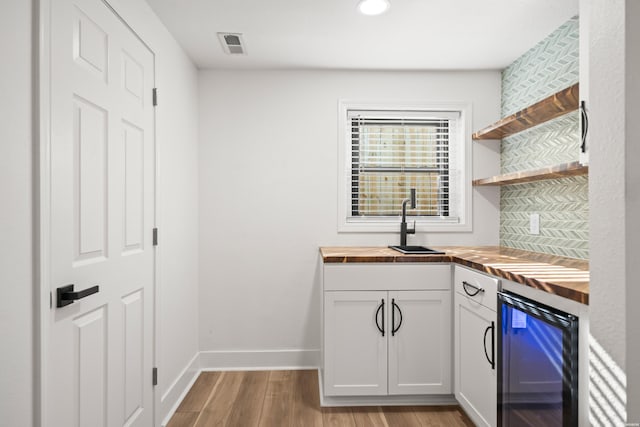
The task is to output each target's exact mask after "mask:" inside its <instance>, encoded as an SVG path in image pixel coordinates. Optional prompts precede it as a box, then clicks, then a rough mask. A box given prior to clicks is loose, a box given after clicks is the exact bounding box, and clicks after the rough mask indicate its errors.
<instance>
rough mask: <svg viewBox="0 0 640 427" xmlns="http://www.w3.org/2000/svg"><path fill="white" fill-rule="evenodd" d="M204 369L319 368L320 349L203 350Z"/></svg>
mask: <svg viewBox="0 0 640 427" xmlns="http://www.w3.org/2000/svg"><path fill="white" fill-rule="evenodd" d="M200 366H201V367H202V370H203V371H251V370H284V369H317V368H318V367H319V366H320V350H319V349H318V350H255V351H201V352H200Z"/></svg>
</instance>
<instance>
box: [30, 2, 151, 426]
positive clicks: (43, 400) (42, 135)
mask: <svg viewBox="0 0 640 427" xmlns="http://www.w3.org/2000/svg"><path fill="white" fill-rule="evenodd" d="M54 1H56V0H35V1H34V8H35V11H36V13H35V16H36V21H35V27H36V30H35V34H36V37H37V38H36V42H35V45H34V49H35V51H36V52H37V55H36V56H35V57H34V60H35V63H34V70H35V71H36V73H37V74H36V77H35V88H34V92H35V105H36V108H35V114H34V119H33V122H34V126H36V127H37V128H36V129H35V131H34V134H35V135H37V138H38V139H37V143H36V144H35V150H34V151H35V158H34V166H35V168H34V169H35V170H34V172H35V177H34V182H35V188H34V193H35V196H34V198H33V203H34V207H33V208H34V212H35V215H36V218H35V220H34V224H35V230H34V236H33V241H34V245H35V248H34V257H35V260H34V278H35V280H34V283H35V286H34V290H35V292H34V293H35V296H34V303H33V304H34V319H33V324H34V341H33V342H34V349H33V354H34V361H33V365H34V384H33V386H34V389H35V390H34V399H33V400H34V401H33V408H34V414H33V422H34V425H35V426H42V427H45V426H47V425H48V424H47V419H46V408H47V404H48V400H49V396H47V387H48V384H47V374H48V373H49V370H50V369H51V367H50V366H48V356H49V351H50V350H49V349H50V345H51V344H50V342H49V333H50V331H49V313H50V311H51V309H52V305H53V301H52V298H53V297H52V295H51V283H50V280H49V277H50V273H51V270H50V267H51V266H50V263H49V259H50V253H51V251H50V249H51V247H50V245H51V241H50V238H49V237H50V231H51V223H50V216H51V210H50V200H51V191H50V175H51V167H50V161H51V156H50V155H51V134H50V132H51V96H50V93H51V87H52V84H51V67H50V60H51V46H50V40H51V3H52V2H54ZM100 1H102V2H103V3H104V4H105V5H106V6H107V7H108V8H109V9H111V10H112V11H113V13H114V14H115V15H116V16H117V17H118V18H119V19H120V20H121V21H122V22H123V23H124V24H125V25H126V26H127V27H128V28H129V29H130V30H131V31H132V32H133V33H134V34H135V35H136V37H137V38H138V39H139V40H140V42H141V43H142V44H144V45H145V46H146V47H147V49H149V51H150V52H151V53H152V55H153V64H154V66H153V79H154V82H155V81H156V63H157V61H156V53H155V51H154V50H153V49H152V48H151V47H150V46H149V44H148V43H146V42H145V41H144V39H143V38H142V37H140V34H139V33H138V32H137V31H135V29H134V28H133V27H132V26H131V25H129V23H128V22H127V21H126V20H125V19H124V18H123V16H122V14H120V13H119V12H118V10H117V9H116V7H114V5H112V4H111V3H112V0H100ZM154 86H155V85H154ZM149 96H150V94H149ZM153 116H154V121H153V122H154V124H153V126H154V132H153V150H154V156H153V157H154V180H155V183H154V190H153V191H154V197H153V198H154V206H153V209H154V225H153V227H157V224H158V222H159V217H158V206H159V204H158V193H159V192H158V182H159V180H158V178H159V177H158V148H157V132H156V130H157V115H156V111H155V108H154V111H153ZM158 260H159V252H158V247H157V246H156V247H154V280H153V284H152V286H153V293H154V301H153V305H154V310H153V313H154V314H153V326H152V334H153V347H152V348H153V361H154V363H153V365H154V366H156V367H157V366H158V354H159V353H158V341H159V340H158V322H157V318H158V315H157V309H158V307H159V306H160V305H159V295H158V283H159V273H160V269H159V262H158ZM152 392H153V403H154V405H153V406H154V407H153V408H152V413H153V420H154V425H158V424H159V423H160V422H161V421H162V420H160V419H159V418H158V417H159V414H158V410H159V405H158V394H159V393H158V392H157V390H156V389H155V387H154V388H153V391H152ZM51 427H55V426H51Z"/></svg>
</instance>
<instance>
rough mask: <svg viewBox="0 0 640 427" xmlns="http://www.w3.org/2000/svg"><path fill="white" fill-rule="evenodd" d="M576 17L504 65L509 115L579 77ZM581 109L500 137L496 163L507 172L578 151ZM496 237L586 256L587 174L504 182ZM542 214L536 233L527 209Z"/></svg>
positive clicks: (509, 242)
mask: <svg viewBox="0 0 640 427" xmlns="http://www.w3.org/2000/svg"><path fill="white" fill-rule="evenodd" d="M578 50H579V49H578V18H577V17H575V18H572V19H570V20H569V21H567V22H566V23H565V24H563V25H562V26H561V27H560V28H558V29H557V30H556V31H554V32H553V33H552V34H550V35H549V36H548V37H547V38H545V39H544V40H542V41H541V42H540V43H538V44H537V45H536V46H534V47H533V48H531V49H530V50H529V51H528V52H526V53H525V54H524V55H522V56H521V57H520V58H519V59H517V60H516V61H515V62H514V63H513V64H511V65H510V66H509V67H507V68H506V69H505V70H504V71H503V72H502V115H503V117H504V116H507V115H509V114H512V113H514V112H516V111H518V110H521V109H522V108H524V107H526V106H528V105H531V104H533V103H534V102H536V101H539V100H541V99H543V98H546V97H547V96H549V95H551V94H553V93H555V92H557V91H559V90H561V89H564V88H566V87H568V86H571V85H572V84H574V83H576V82H577V81H578V69H579V64H578ZM578 122H579V116H578V113H570V114H567V115H565V116H562V117H559V118H557V119H555V120H552V121H549V122H547V123H543V124H542V125H539V126H536V127H534V128H531V129H529V130H526V131H524V132H520V133H518V134H515V135H512V136H510V137H507V138H505V139H503V140H502V144H501V169H502V173H509V172H515V171H521V170H527V169H535V168H539V167H542V166H550V165H554V164H558V163H565V162H571V161H575V160H577V159H578V157H579V149H580V138H579V127H578ZM500 212H501V213H500V244H501V245H503V246H508V247H512V248H518V249H524V250H529V251H535V252H544V253H550V254H554V255H563V256H568V257H572V258H583V259H588V258H589V228H588V219H589V200H588V179H587V177H586V176H579V177H572V178H564V179H555V180H547V181H540V182H533V183H528V184H518V185H509V186H503V187H502V189H501V194H500ZM531 213H539V214H540V234H539V235H531V234H529V215H530V214H531Z"/></svg>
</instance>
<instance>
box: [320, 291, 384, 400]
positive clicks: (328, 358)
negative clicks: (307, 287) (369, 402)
mask: <svg viewBox="0 0 640 427" xmlns="http://www.w3.org/2000/svg"><path fill="white" fill-rule="evenodd" d="M388 314H389V303H388V300H387V293H386V292H383V291H374V292H370V291H335V292H325V293H324V394H325V395H327V396H349V395H357V396H366V395H385V394H387V331H388V327H387V325H388ZM378 328H380V329H382V330H383V331H384V336H383V333H382V332H381V331H380V330H379V329H378Z"/></svg>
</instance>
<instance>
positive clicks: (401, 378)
mask: <svg viewBox="0 0 640 427" xmlns="http://www.w3.org/2000/svg"><path fill="white" fill-rule="evenodd" d="M389 305H390V307H389V312H390V314H389V316H388V317H389V319H390V320H391V319H393V323H394V324H393V325H391V324H390V325H389V329H390V330H389V334H388V335H389V394H448V393H451V375H452V374H451V291H393V292H389ZM392 310H393V313H391V311H392Z"/></svg>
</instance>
